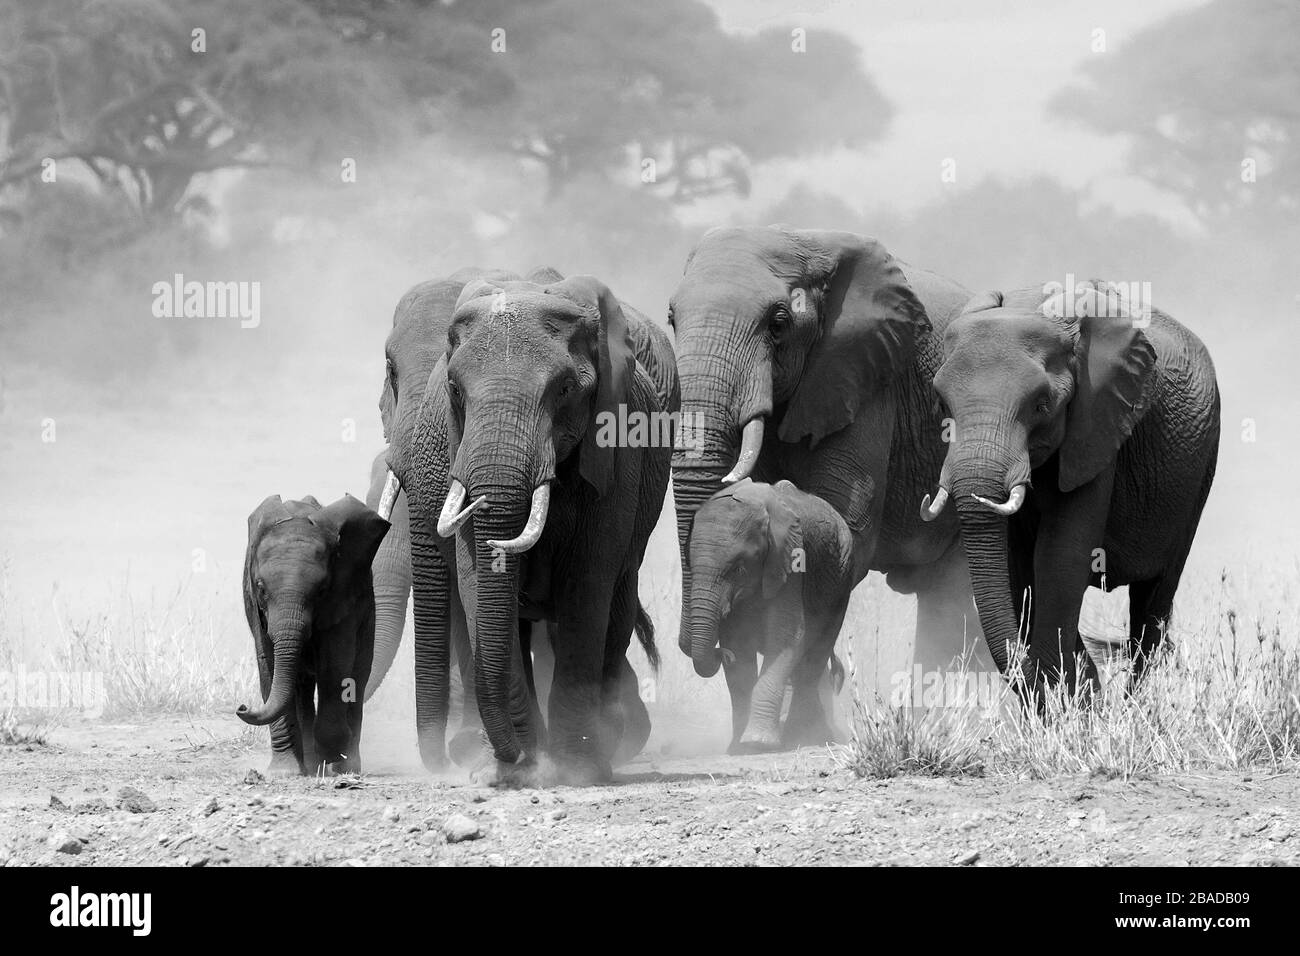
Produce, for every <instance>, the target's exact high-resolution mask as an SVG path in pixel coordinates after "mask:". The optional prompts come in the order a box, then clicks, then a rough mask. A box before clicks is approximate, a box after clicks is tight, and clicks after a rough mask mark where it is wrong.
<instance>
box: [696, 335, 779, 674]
mask: <svg viewBox="0 0 1300 956" xmlns="http://www.w3.org/2000/svg"><path fill="white" fill-rule="evenodd" d="M722 318H723V319H725V320H726V321H724V322H722V323H720V324H718V325H716V326H709V325H707V324H706V325H705V326H703V328H704V329H705V330H706V331H705V332H702V333H699V334H698V335H699V336H703V338H698V337H693V338H692V339H691V340H690V341H687V342H684V343H682V344H681V349H680V353H679V355H680V357H679V359H678V369H679V375H680V377H681V382H682V427H681V429H680V430H679V439H678V444H677V447H676V448H675V449H674V450H673V503H674V506H675V508H676V511H677V544H678V549H679V551H680V554H681V559H682V603H681V608H682V611H681V624H680V630H679V632H678V636H677V646H678V647H679V648H680V649H681V651H682V653H684V654H690V655H692V657H693V656H694V653H693V641H692V638H691V621H690V618H691V614H692V613H693V612H692V597H691V596H692V578H691V567H690V555H689V546H690V538H691V524H692V522H693V521H694V520H695V512H697V511H698V510H699V509H700V506H701V505H702V504H704V502H706V501H708V500H709V498H711V497H712V496H713V495H714V494H716V493H717V492H719V491H721V490H722V489H723V488H724V487H725V486H726V484H728V483H730V482H731V481H737V480H739V479H740V478H744V477H748V476H749V474H750V473H751V472H752V471H753V468H754V465H755V464H756V463H757V460H758V456H759V453H760V452H761V446H762V441H763V420H764V419H766V418H767V417H769V416H770V415H771V414H772V363H771V353H770V351H769V350H768V349H767V346H766V345H765V344H758V345H755V344H754V343H753V342H748V343H741V344H735V343H732V342H731V341H730V340H729V339H728V340H716V341H715V339H714V338H711V337H710V336H709V334H708V330H709V329H711V328H713V327H718V328H726V329H730V328H732V327H734V322H733V321H731V319H730V318H729V317H722ZM737 350H741V351H743V352H744V354H743V355H737V354H735V353H736V352H737ZM719 355H722V356H726V358H725V360H723V361H719V359H718V356H719ZM740 369H743V370H745V371H744V374H743V377H742V376H741V375H740V373H739V372H738V371H737V370H740ZM716 670H717V668H716V667H715V668H714V671H716Z"/></svg>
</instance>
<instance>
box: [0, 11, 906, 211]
mask: <svg viewBox="0 0 1300 956" xmlns="http://www.w3.org/2000/svg"><path fill="white" fill-rule="evenodd" d="M0 37H2V38H4V39H0V187H2V186H4V185H6V184H17V183H22V182H29V181H31V180H32V179H33V178H34V177H37V176H39V175H40V174H41V172H42V170H43V168H44V166H45V164H46V162H47V160H51V159H52V160H55V161H56V162H59V161H62V160H73V161H76V162H78V163H81V164H83V165H84V166H85V167H86V168H88V169H90V170H91V171H92V172H93V173H94V174H95V175H96V176H97V177H98V179H99V180H100V181H101V182H102V183H103V184H104V185H105V186H106V187H107V188H111V189H113V190H118V191H121V192H122V193H124V194H125V195H127V196H128V197H130V199H131V200H132V202H133V203H134V204H135V205H136V206H137V208H138V209H139V210H140V211H141V212H142V213H144V214H145V215H146V216H166V215H171V214H174V213H176V212H177V211H178V210H179V209H180V208H182V207H183V205H184V204H186V203H189V202H196V201H197V202H201V201H202V196H201V195H196V191H195V190H194V189H193V184H194V182H195V177H196V176H198V175H199V174H200V173H204V172H209V171H212V170H215V169H223V168H228V167H237V166H261V165H290V166H302V167H307V168H310V167H313V166H316V165H323V164H325V163H326V162H328V163H332V164H334V165H333V168H334V169H337V163H338V161H339V158H340V157H341V156H346V155H348V154H349V152H350V151H351V150H354V149H369V150H372V151H373V150H382V149H384V148H386V147H388V146H390V145H392V144H394V143H397V142H402V141H404V140H406V139H407V138H408V137H412V136H418V135H420V134H422V133H428V132H431V131H442V132H444V133H448V132H452V133H454V134H455V135H458V136H461V137H462V138H463V139H464V141H465V142H466V144H467V145H470V146H473V147H475V148H480V149H488V150H492V151H497V152H502V153H507V154H511V155H514V156H516V157H518V158H519V159H520V161H521V162H525V163H535V164H540V165H541V166H542V167H543V168H544V169H545V171H546V177H547V182H548V193H549V195H551V196H555V195H557V194H558V193H560V192H561V191H562V190H564V189H565V188H566V187H567V186H568V185H569V184H570V183H571V182H572V181H573V180H574V179H575V177H577V176H579V175H582V174H590V173H595V174H598V175H601V176H606V177H619V176H622V175H624V174H625V173H626V174H627V175H628V176H629V182H636V181H637V180H633V179H631V178H630V177H631V175H634V174H635V169H636V168H637V167H636V163H637V162H638V161H639V159H640V158H641V157H650V158H653V159H654V160H655V161H656V167H657V172H656V175H655V176H654V181H653V183H651V184H650V185H651V186H652V187H653V189H654V191H655V192H656V195H659V196H661V197H662V198H665V199H671V200H674V201H678V202H683V201H690V200H692V199H694V198H696V197H698V196H701V195H708V194H712V193H717V192H721V191H727V190H734V191H738V192H741V193H744V192H746V191H747V189H748V171H747V170H748V167H749V164H750V163H752V162H756V161H762V160H766V159H770V158H773V157H778V156H794V155H799V154H801V153H806V152H810V151H814V150H817V149H821V148H827V147H831V146H835V145H840V144H852V143H863V142H866V141H869V140H871V139H873V138H876V137H879V136H880V135H881V134H882V132H883V130H884V127H885V124H886V122H887V120H888V118H889V112H890V111H889V107H888V105H887V104H886V103H885V101H884V99H883V97H882V96H881V94H880V93H879V91H878V90H877V88H876V87H875V85H874V84H873V83H872V81H871V80H870V79H869V77H868V76H867V75H866V73H865V72H864V70H863V66H862V63H861V62H860V56H859V53H858V51H857V49H856V48H855V47H854V46H853V45H852V44H851V43H850V42H849V41H847V40H846V39H844V38H843V37H841V36H839V35H837V34H832V33H817V34H812V35H808V36H807V37H806V38H802V37H801V38H800V41H799V42H798V43H796V42H795V40H794V39H793V38H792V36H791V34H790V33H789V32H788V31H785V30H771V31H766V32H763V33H759V34H757V35H753V36H741V35H734V34H729V33H726V32H724V31H723V30H722V28H721V26H720V25H719V23H718V20H717V17H716V16H715V14H714V13H713V12H712V11H711V10H710V9H709V8H708V7H707V6H705V5H704V4H703V3H701V2H699V0H664V2H661V3H655V4H645V3H642V2H640V0H605V2H602V3H599V4H592V3H584V2H580V0H533V2H529V3H506V2H500V0H487V2H481V3H473V4H469V3H446V2H420V0H49V2H44V3H40V4H33V3H26V2H22V0H0ZM800 44H803V45H804V46H805V47H806V50H807V52H796V49H795V48H796V47H798V46H800ZM629 170H631V171H632V172H631V173H628V172H627V171H629Z"/></svg>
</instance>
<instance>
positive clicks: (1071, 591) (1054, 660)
mask: <svg viewBox="0 0 1300 956" xmlns="http://www.w3.org/2000/svg"><path fill="white" fill-rule="evenodd" d="M1112 478H1113V472H1107V473H1105V474H1103V475H1101V476H1099V477H1098V478H1096V479H1094V480H1093V481H1091V482H1089V483H1088V484H1086V485H1084V486H1083V487H1081V488H1078V489H1076V490H1074V491H1071V492H1069V493H1068V494H1063V493H1061V492H1059V491H1055V490H1046V489H1045V491H1044V495H1043V497H1044V499H1045V500H1044V501H1043V502H1042V505H1041V509H1040V513H1041V519H1040V522H1039V527H1038V535H1037V541H1036V543H1035V545H1034V582H1035V584H1036V587H1035V589H1034V593H1033V601H1034V612H1033V628H1032V630H1031V632H1030V633H1031V638H1030V646H1029V658H1028V659H1027V660H1026V662H1025V676H1026V678H1028V680H1029V686H1030V688H1033V689H1035V690H1037V689H1038V688H1039V686H1040V681H1042V680H1046V681H1047V682H1049V683H1055V681H1056V680H1057V679H1058V678H1062V677H1063V678H1064V679H1065V682H1066V687H1067V689H1068V690H1069V691H1070V692H1073V691H1074V688H1075V682H1076V678H1077V675H1076V672H1075V660H1074V655H1075V653H1076V649H1077V648H1078V646H1079V612H1080V610H1081V608H1082V607H1083V597H1084V594H1085V593H1086V592H1087V590H1088V585H1089V583H1090V581H1091V579H1092V562H1093V550H1094V549H1095V548H1096V547H1098V545H1099V544H1100V543H1101V541H1102V538H1103V535H1104V533H1105V528H1106V517H1107V512H1108V509H1109V504H1110V491H1111V483H1112ZM1089 672H1090V673H1092V672H1093V669H1092V668H1091V667H1090V668H1089Z"/></svg>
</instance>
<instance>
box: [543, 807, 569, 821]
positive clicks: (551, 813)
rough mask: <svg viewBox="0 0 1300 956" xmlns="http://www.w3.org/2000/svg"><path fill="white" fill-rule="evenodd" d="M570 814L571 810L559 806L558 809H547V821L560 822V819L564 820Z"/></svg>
mask: <svg viewBox="0 0 1300 956" xmlns="http://www.w3.org/2000/svg"><path fill="white" fill-rule="evenodd" d="M568 815H569V811H568V810H565V809H564V808H563V807H560V808H557V809H555V810H547V811H546V822H547V823H558V822H559V821H561V820H563V819H564V818H565V817H567V816H568Z"/></svg>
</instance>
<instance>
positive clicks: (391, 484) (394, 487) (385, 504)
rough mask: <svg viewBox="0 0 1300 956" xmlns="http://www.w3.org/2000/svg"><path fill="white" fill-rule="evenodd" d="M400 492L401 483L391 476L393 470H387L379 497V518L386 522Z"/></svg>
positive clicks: (394, 476) (393, 475)
mask: <svg viewBox="0 0 1300 956" xmlns="http://www.w3.org/2000/svg"><path fill="white" fill-rule="evenodd" d="M401 490H402V483H401V482H400V481H398V480H397V476H396V475H395V474H393V469H391V468H389V469H388V477H387V478H386V479H384V490H383V493H382V494H380V496H379V508H378V511H379V517H381V518H383V519H384V520H385V521H387V520H388V519H389V518H390V517H391V516H392V514H393V505H394V504H396V502H397V493H398V492H399V491H401Z"/></svg>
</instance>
